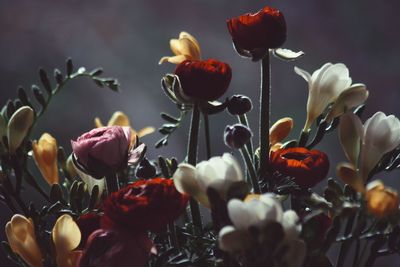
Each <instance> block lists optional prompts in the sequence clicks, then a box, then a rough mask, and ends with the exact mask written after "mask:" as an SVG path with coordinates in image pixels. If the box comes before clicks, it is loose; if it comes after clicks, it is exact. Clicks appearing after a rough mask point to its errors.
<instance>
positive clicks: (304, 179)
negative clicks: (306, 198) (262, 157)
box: [270, 147, 329, 189]
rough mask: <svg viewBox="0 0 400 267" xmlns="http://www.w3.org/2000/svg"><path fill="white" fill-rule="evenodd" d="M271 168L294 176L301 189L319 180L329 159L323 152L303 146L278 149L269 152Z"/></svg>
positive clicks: (322, 177)
mask: <svg viewBox="0 0 400 267" xmlns="http://www.w3.org/2000/svg"><path fill="white" fill-rule="evenodd" d="M270 162H271V168H272V169H273V170H274V171H278V172H280V173H281V174H284V175H287V176H289V177H293V178H294V182H295V183H296V184H298V185H299V186H300V187H301V188H302V189H307V188H311V187H313V186H315V185H316V184H318V183H319V182H321V181H322V180H323V179H324V178H325V177H326V175H327V174H328V170H329V160H328V157H327V155H326V154H325V153H323V152H321V151H318V150H308V149H306V148H304V147H293V148H284V149H278V150H276V151H273V152H271V158H270Z"/></svg>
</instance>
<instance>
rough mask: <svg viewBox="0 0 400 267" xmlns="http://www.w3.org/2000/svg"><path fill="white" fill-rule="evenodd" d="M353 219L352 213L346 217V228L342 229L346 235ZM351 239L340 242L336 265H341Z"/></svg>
mask: <svg viewBox="0 0 400 267" xmlns="http://www.w3.org/2000/svg"><path fill="white" fill-rule="evenodd" d="M354 219H355V216H354V215H353V216H351V217H349V218H348V219H347V223H346V228H345V230H344V235H345V236H347V235H349V234H350V233H351V230H352V229H353V224H354ZM352 241H353V240H352V239H350V240H346V241H344V242H342V244H340V251H339V256H338V260H337V262H336V267H342V266H343V264H344V262H345V259H346V255H347V252H348V251H349V248H350V246H351V243H352Z"/></svg>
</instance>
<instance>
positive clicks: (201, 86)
mask: <svg viewBox="0 0 400 267" xmlns="http://www.w3.org/2000/svg"><path fill="white" fill-rule="evenodd" d="M175 74H176V75H177V76H178V77H179V80H180V82H181V86H182V91H183V93H184V94H185V95H186V96H187V97H188V98H193V99H197V100H204V101H213V100H216V99H218V98H219V97H221V96H222V95H223V94H225V92H226V90H228V87H229V84H230V82H231V78H232V71H231V67H230V66H229V65H228V64H226V63H223V62H220V61H217V60H215V59H207V60H202V61H198V60H194V61H191V60H185V61H183V62H182V63H180V64H179V65H178V66H177V67H176V69H175Z"/></svg>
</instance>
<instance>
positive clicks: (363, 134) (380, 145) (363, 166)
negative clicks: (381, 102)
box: [339, 111, 400, 181]
mask: <svg viewBox="0 0 400 267" xmlns="http://www.w3.org/2000/svg"><path fill="white" fill-rule="evenodd" d="M339 136H340V141H341V144H342V147H343V149H344V151H345V154H346V156H347V157H348V159H349V160H350V162H351V164H353V165H354V169H356V170H357V174H358V176H359V177H360V179H362V181H365V180H366V179H367V177H368V175H369V173H370V172H371V170H372V169H373V168H375V166H376V165H377V164H378V162H379V161H380V160H381V159H382V157H383V155H385V154H386V153H388V152H390V151H392V150H393V149H395V148H396V147H398V146H399V145H400V121H399V119H398V118H396V117H395V116H393V115H389V116H386V115H385V113H383V112H381V111H379V112H377V113H375V114H374V115H373V116H372V117H371V118H369V119H367V120H366V122H365V123H364V125H363V124H362V123H361V120H360V119H359V118H358V117H357V116H356V115H354V114H353V113H351V112H347V113H345V114H344V115H343V116H342V118H341V120H340V124H339Z"/></svg>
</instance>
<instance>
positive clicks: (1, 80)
mask: <svg viewBox="0 0 400 267" xmlns="http://www.w3.org/2000/svg"><path fill="white" fill-rule="evenodd" d="M264 5H271V6H274V7H277V8H279V9H280V10H281V11H282V12H283V13H284V14H285V16H286V21H287V25H288V39H287V42H286V44H285V47H287V48H290V49H293V50H296V51H297V50H303V51H304V52H305V53H306V56H304V57H303V58H302V59H300V60H298V61H296V62H294V63H285V62H281V61H278V60H276V59H273V60H272V77H273V79H272V85H273V92H272V121H275V120H276V119H279V118H281V117H284V116H290V117H293V118H294V119H295V128H294V131H293V133H292V136H291V137H293V138H297V136H298V134H299V131H300V129H301V127H302V126H303V124H304V120H305V107H306V100H307V84H306V83H305V82H304V80H303V79H302V78H301V77H299V76H298V75H296V74H295V73H294V71H293V67H294V66H295V65H297V66H299V67H302V68H304V69H306V70H308V71H310V72H312V71H314V70H315V69H317V68H319V67H320V66H321V65H322V64H324V63H326V62H333V63H336V62H343V63H345V64H346V65H347V66H348V67H349V69H350V74H351V77H352V78H353V81H354V82H362V83H365V84H366V85H367V87H368V89H369V90H370V98H369V100H368V106H367V110H366V112H365V114H364V117H367V116H370V115H372V114H373V113H375V112H376V111H378V110H382V111H384V112H385V113H387V114H388V113H389V114H395V115H397V116H400V110H399V105H398V103H399V100H400V92H399V85H400V75H399V71H400V52H399V50H398V49H399V47H400V35H399V30H398V26H399V25H400V16H399V15H398V10H399V9H400V2H399V1H398V0H385V1H381V2H379V3H378V2H376V1H373V0H352V1H348V0H324V1H321V0H303V1H272V0H271V1H261V0H252V1H247V0H168V1H156V0H136V1H128V0H113V1H104V0H96V1H94V0H86V1H78V0H69V1H52V0H37V1H32V0H18V1H15V0H0V92H1V94H0V103H1V104H2V105H3V104H5V103H6V101H7V100H8V99H9V98H14V97H15V96H16V88H17V86H19V85H22V86H24V87H25V88H29V87H30V85H31V84H38V83H39V80H38V75H37V69H38V67H39V66H41V67H43V68H45V69H46V70H48V71H49V72H52V70H53V69H54V68H56V67H57V68H60V69H62V70H64V62H65V59H66V58H67V57H72V59H73V61H74V63H75V65H76V66H78V65H79V66H85V67H87V68H88V69H91V68H95V67H103V68H104V70H105V74H106V75H109V76H113V77H117V78H118V79H119V81H120V83H121V89H122V90H121V93H114V92H111V91H109V90H106V89H103V88H97V87H96V86H95V85H94V84H93V83H92V82H91V81H88V80H85V79H81V80H79V81H75V82H72V83H70V84H69V86H67V87H66V88H64V90H63V91H62V92H60V94H59V95H58V96H57V97H56V98H55V99H54V101H52V103H51V104H50V107H49V112H48V113H47V114H45V115H44V116H43V117H42V118H41V119H40V121H39V123H38V127H37V128H36V129H35V132H34V137H35V138H38V137H39V136H40V135H41V133H42V132H45V131H46V132H49V133H51V134H52V135H53V136H55V137H56V138H57V140H58V142H59V144H60V145H62V146H64V147H65V148H66V150H67V151H70V140H71V139H73V138H76V137H77V136H78V135H80V134H81V133H83V132H85V131H87V130H90V129H91V128H92V127H93V119H94V117H96V116H99V117H101V118H102V120H103V121H107V120H108V119H109V117H110V116H111V114H112V113H113V112H114V111H116V110H121V111H124V112H125V113H126V114H128V115H129V116H130V118H131V122H132V124H133V127H134V128H136V129H140V128H142V127H145V126H149V125H151V126H155V127H158V126H159V125H161V123H162V120H161V119H160V116H159V113H160V111H167V112H170V113H172V114H177V111H176V110H175V108H174V105H173V104H172V103H171V102H169V100H168V99H167V98H166V97H164V95H163V93H162V92H161V89H160V79H161V77H162V76H163V75H164V74H165V73H169V72H172V71H173V70H174V65H171V64H168V63H166V64H164V65H162V66H159V65H158V64H157V63H158V61H159V59H160V58H161V57H162V56H166V55H171V51H170V50H169V44H168V41H169V39H170V38H172V37H177V36H178V34H179V32H180V31H182V30H185V31H188V32H190V33H192V34H193V35H194V36H195V37H197V39H198V40H199V42H200V45H201V48H202V55H203V58H217V59H219V60H221V61H224V62H227V63H229V64H230V65H231V67H232V69H233V79H232V83H231V86H230V90H229V92H228V93H227V95H231V94H234V93H241V94H246V95H248V96H250V97H251V98H252V99H253V101H254V104H255V109H254V110H253V111H252V112H251V113H250V123H251V125H252V126H253V127H254V129H256V127H257V117H258V115H257V114H258V107H257V97H258V88H259V65H258V64H255V63H253V62H251V61H250V60H247V59H243V58H240V57H239V56H238V55H237V54H236V53H235V51H234V50H233V48H232V45H231V39H230V36H229V33H228V31H227V27H226V23H225V20H226V19H227V18H229V17H232V16H237V15H240V14H242V13H245V12H250V11H256V10H258V9H260V8H262V7H263V6H264ZM234 122H236V120H235V118H233V117H231V116H229V115H228V114H222V115H218V116H212V117H211V129H212V131H213V134H212V148H213V154H214V155H220V154H221V153H223V152H224V151H229V149H228V148H227V147H225V146H224V144H223V140H222V135H223V129H224V127H225V125H226V124H229V123H230V124H231V123H234ZM185 127H187V124H185V125H184V127H183V128H182V129H181V130H179V131H177V132H176V134H174V135H173V137H172V138H171V139H170V144H169V146H168V147H167V148H162V149H158V150H156V149H154V148H153V145H152V144H154V143H155V142H156V141H157V140H158V139H159V138H160V137H161V135H160V134H158V133H155V134H153V135H151V136H148V137H145V138H144V139H143V141H145V142H146V143H147V144H148V146H149V148H150V149H149V156H150V157H151V158H155V157H156V156H158V155H164V156H172V155H174V156H176V157H177V158H178V160H183V158H184V156H185V146H186V141H187V128H185ZM255 132H256V133H257V130H255ZM202 141H204V140H202ZM203 144H204V143H203ZM338 144H339V143H338V138H337V133H333V134H331V135H330V136H329V137H328V138H326V139H325V140H324V142H323V143H322V144H320V145H319V147H318V148H319V149H321V150H324V151H326V152H328V153H329V156H330V160H331V175H334V169H335V165H336V164H337V162H339V161H341V160H344V156H343V152H342V150H341V148H340V146H339V145H338ZM201 156H204V149H203V145H201V151H200V157H201ZM399 179H400V175H399V174H398V173H396V172H393V173H391V175H389V176H385V181H386V183H389V184H392V185H393V186H394V187H395V188H397V189H400V183H399V182H397V181H399ZM43 185H44V184H43ZM28 195H29V194H28ZM28 195H26V199H28V197H29V196H28ZM32 197H36V195H32ZM10 216H11V214H10V213H9V211H8V209H7V208H6V207H5V206H0V225H1V226H4V225H5V222H6V221H8V220H9V218H10ZM0 237H1V239H4V234H3V231H1V233H0ZM334 254H335V252H334V251H333V252H332V255H331V256H332V257H334ZM398 262H399V259H398V257H394V258H391V259H390V260H379V261H377V265H376V266H383V264H385V265H386V266H398V264H399V263H398ZM0 266H12V264H11V263H10V262H8V261H6V259H5V256H4V255H3V254H0Z"/></svg>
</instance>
